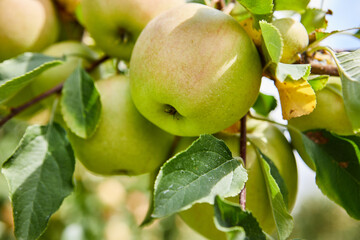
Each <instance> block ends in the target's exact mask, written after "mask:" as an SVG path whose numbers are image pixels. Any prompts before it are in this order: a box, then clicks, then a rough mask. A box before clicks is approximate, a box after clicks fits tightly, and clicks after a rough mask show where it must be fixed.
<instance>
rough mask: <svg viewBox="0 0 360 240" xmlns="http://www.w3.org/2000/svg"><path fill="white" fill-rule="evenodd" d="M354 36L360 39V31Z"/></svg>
mask: <svg viewBox="0 0 360 240" xmlns="http://www.w3.org/2000/svg"><path fill="white" fill-rule="evenodd" d="M353 36H354V37H356V38H358V39H360V30H357V32H356V33H354V34H353Z"/></svg>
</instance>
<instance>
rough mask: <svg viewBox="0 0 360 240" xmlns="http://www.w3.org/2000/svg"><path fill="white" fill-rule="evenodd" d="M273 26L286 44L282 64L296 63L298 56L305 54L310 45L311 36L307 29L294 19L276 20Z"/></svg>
mask: <svg viewBox="0 0 360 240" xmlns="http://www.w3.org/2000/svg"><path fill="white" fill-rule="evenodd" d="M272 24H273V25H275V27H276V28H277V29H278V30H279V31H280V34H281V37H282V39H283V43H284V46H283V53H282V56H281V59H280V62H283V63H292V62H294V61H295V60H296V57H297V54H298V53H301V52H303V51H304V50H305V49H306V47H307V46H308V45H309V36H308V34H307V31H306V29H305V27H304V26H303V25H302V24H301V23H300V22H298V21H296V20H294V19H292V18H280V19H276V20H275V21H273V22H272Z"/></svg>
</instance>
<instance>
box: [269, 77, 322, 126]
mask: <svg viewBox="0 0 360 240" xmlns="http://www.w3.org/2000/svg"><path fill="white" fill-rule="evenodd" d="M275 86H276V87H277V89H278V91H279V95H280V101H281V109H282V115H283V118H284V119H285V120H289V119H291V118H295V117H300V116H303V115H308V114H310V113H311V112H312V111H313V110H314V108H315V106H316V96H315V92H314V90H313V89H312V88H311V86H310V84H309V83H308V82H307V81H306V80H304V79H300V80H297V81H293V80H288V79H286V80H285V81H284V82H280V81H278V80H275Z"/></svg>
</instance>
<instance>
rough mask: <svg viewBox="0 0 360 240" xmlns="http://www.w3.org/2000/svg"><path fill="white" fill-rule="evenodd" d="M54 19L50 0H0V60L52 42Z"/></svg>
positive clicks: (56, 31)
mask: <svg viewBox="0 0 360 240" xmlns="http://www.w3.org/2000/svg"><path fill="white" fill-rule="evenodd" d="M58 34H59V26H58V20H57V17H56V13H55V11H54V7H53V4H52V2H51V1H50V0H1V1H0V61H3V60H5V59H9V58H12V57H15V56H17V55H19V54H21V53H23V52H27V51H29V52H30V51H35V52H36V51H40V50H42V49H43V48H45V47H47V46H48V45H50V44H52V43H53V42H55V41H56V39H57V37H58Z"/></svg>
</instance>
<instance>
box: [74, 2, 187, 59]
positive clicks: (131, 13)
mask: <svg viewBox="0 0 360 240" xmlns="http://www.w3.org/2000/svg"><path fill="white" fill-rule="evenodd" d="M184 2H185V1H184V0H151V1H148V0H108V1H103V0H82V3H81V4H82V12H83V22H84V25H85V28H86V30H88V32H89V33H90V35H91V36H92V37H93V38H94V40H95V42H96V44H97V45H98V46H99V47H100V48H101V49H102V50H103V51H104V52H106V53H107V54H108V55H110V56H113V57H118V58H121V59H124V60H129V59H130V56H131V52H132V49H133V47H134V44H135V41H136V39H137V38H138V36H139V34H140V32H141V31H142V30H143V28H144V27H145V26H146V24H147V23H148V22H149V21H150V20H151V19H153V18H154V17H155V16H157V15H159V14H160V13H161V12H163V11H165V10H167V9H169V8H172V7H176V6H179V5H181V4H184Z"/></svg>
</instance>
